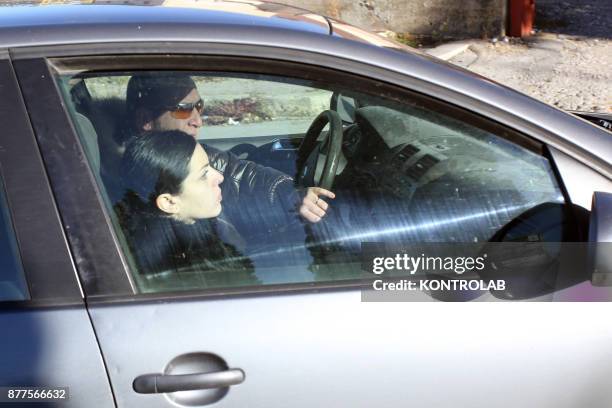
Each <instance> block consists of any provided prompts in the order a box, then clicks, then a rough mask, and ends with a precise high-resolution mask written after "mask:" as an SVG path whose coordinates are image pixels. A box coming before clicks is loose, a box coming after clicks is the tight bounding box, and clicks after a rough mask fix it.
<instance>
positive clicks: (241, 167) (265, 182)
mask: <svg viewBox="0 0 612 408" xmlns="http://www.w3.org/2000/svg"><path fill="white" fill-rule="evenodd" d="M204 150H206V152H207V153H208V158H209V160H210V164H211V165H212V166H213V167H214V168H215V169H216V170H218V171H220V172H221V173H222V174H223V178H224V181H223V183H222V184H221V192H222V194H223V215H224V216H225V218H226V219H228V220H229V221H231V222H232V223H233V224H234V226H235V227H236V228H237V229H238V231H239V232H240V233H241V234H243V235H245V236H252V235H253V234H260V233H264V232H267V233H270V232H274V231H275V230H278V229H279V228H282V227H283V226H285V225H287V223H290V222H293V221H295V220H296V219H297V218H298V215H297V210H298V208H299V205H300V203H301V201H302V198H303V195H304V193H303V192H302V191H301V190H300V189H297V188H296V187H295V185H294V181H293V178H291V177H290V176H288V175H286V174H284V173H283V172H281V171H279V170H276V169H273V168H271V167H265V166H261V165H258V164H256V163H254V162H251V161H248V160H242V159H239V158H238V157H236V156H235V155H233V154H232V153H229V152H224V151H221V150H218V149H215V148H214V147H211V146H207V145H204Z"/></svg>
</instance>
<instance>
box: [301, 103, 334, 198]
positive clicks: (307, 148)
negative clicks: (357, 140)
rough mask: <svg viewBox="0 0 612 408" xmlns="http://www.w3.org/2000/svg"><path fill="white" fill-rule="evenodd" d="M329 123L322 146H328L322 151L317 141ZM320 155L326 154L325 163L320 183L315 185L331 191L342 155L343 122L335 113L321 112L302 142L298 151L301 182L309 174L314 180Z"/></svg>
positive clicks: (329, 111) (330, 111)
mask: <svg viewBox="0 0 612 408" xmlns="http://www.w3.org/2000/svg"><path fill="white" fill-rule="evenodd" d="M328 123H329V131H328V132H327V140H324V141H323V142H322V143H321V146H326V148H325V150H324V151H320V150H319V149H318V148H317V139H318V137H319V134H320V133H321V131H322V130H323V128H324V127H325V125H327V124H328ZM313 153H314V154H313ZM319 153H323V154H325V163H324V165H323V172H322V173H321V178H320V180H319V182H318V183H317V182H316V180H315V184H317V185H318V186H319V187H322V188H324V189H327V190H330V189H331V188H332V186H333V185H334V179H335V178H336V170H337V169H338V163H339V162H340V156H341V153H342V120H341V119H340V115H338V113H337V112H335V111H332V110H325V111H323V112H321V113H320V114H319V116H317V118H316V119H315V120H314V121H313V122H312V124H311V125H310V127H309V128H308V130H307V131H306V135H305V136H304V140H302V144H300V147H299V148H298V151H297V169H298V171H297V174H298V179H299V180H300V181H302V180H303V179H304V178H305V177H306V176H307V175H309V174H313V180H314V172H315V171H316V167H317V162H318V158H319Z"/></svg>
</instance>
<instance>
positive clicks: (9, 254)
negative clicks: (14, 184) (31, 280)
mask: <svg viewBox="0 0 612 408" xmlns="http://www.w3.org/2000/svg"><path fill="white" fill-rule="evenodd" d="M1 176H2V175H1V174H0V238H1V239H0V302H3V301H13V300H27V299H29V297H30V296H29V293H28V288H27V284H26V281H25V276H24V272H23V267H22V265H21V259H20V257H19V250H18V247H17V239H16V237H15V231H14V229H13V225H12V223H11V217H10V212H9V208H8V202H7V199H6V193H5V190H4V184H3V182H2V177H1Z"/></svg>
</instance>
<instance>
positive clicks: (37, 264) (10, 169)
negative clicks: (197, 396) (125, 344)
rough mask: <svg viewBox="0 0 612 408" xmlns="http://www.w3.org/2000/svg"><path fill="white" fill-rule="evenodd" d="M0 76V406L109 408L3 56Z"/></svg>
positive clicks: (67, 256) (98, 359)
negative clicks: (31, 405)
mask: <svg viewBox="0 0 612 408" xmlns="http://www.w3.org/2000/svg"><path fill="white" fill-rule="evenodd" d="M0 71H1V74H0V87H1V88H2V90H3V91H2V97H1V99H0V125H1V126H2V128H3V132H2V134H1V135H0V146H1V147H0V326H1V327H2V334H1V335H0V349H1V350H2V352H0V385H1V386H2V393H1V395H0V402H2V403H12V404H11V405H18V406H24V404H26V405H27V406H29V404H28V403H30V402H36V403H41V402H42V403H43V404H42V405H44V406H60V405H61V406H70V407H82V406H92V407H113V406H115V405H114V401H113V396H112V392H111V388H110V384H109V381H108V377H107V375H106V369H105V365H104V362H103V360H102V356H101V354H100V349H99V347H98V343H97V340H96V336H95V332H94V329H93V327H92V324H91V321H90V319H89V315H88V313H87V310H86V308H85V303H84V301H83V294H82V291H81V288H80V284H79V282H78V279H77V276H76V272H75V268H74V264H73V262H72V258H71V253H70V251H69V248H68V245H67V243H66V238H65V236H64V233H63V229H62V226H61V222H60V218H59V217H58V214H57V210H56V208H55V204H54V201H53V195H52V193H51V189H50V187H49V185H48V179H47V177H46V174H45V169H44V166H43V164H42V161H41V159H40V153H39V151H38V147H37V144H36V140H35V138H34V136H33V133H32V130H31V127H30V123H29V120H28V112H27V110H26V108H25V106H24V104H23V99H22V97H21V93H20V91H19V88H18V86H17V81H16V78H15V74H14V71H13V68H12V65H11V62H10V60H9V58H8V54H6V53H4V54H2V57H0ZM3 405H4V404H3ZM37 405H38V404H37Z"/></svg>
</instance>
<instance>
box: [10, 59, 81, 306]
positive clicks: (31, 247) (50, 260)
mask: <svg viewBox="0 0 612 408" xmlns="http://www.w3.org/2000/svg"><path fill="white" fill-rule="evenodd" d="M0 87H1V88H2V90H3V92H2V98H0V123H3V124H5V126H4V127H3V133H2V148H1V149H0V168H1V169H2V175H1V176H2V177H3V180H2V181H3V184H4V190H5V196H6V201H7V206H8V213H9V216H10V219H9V220H8V222H10V223H11V224H12V227H13V232H14V235H15V240H16V246H17V252H18V253H17V254H16V255H17V256H18V258H19V259H18V260H17V261H18V262H19V263H21V266H22V269H23V273H24V279H25V282H26V285H27V289H28V292H29V299H26V300H10V301H2V302H0V310H13V309H30V308H33V307H34V308H40V307H66V306H76V305H79V306H82V305H83V292H82V290H81V287H80V282H79V279H78V276H77V273H76V270H75V268H74V264H73V262H72V257H71V253H70V250H69V246H68V243H67V241H66V236H65V235H64V229H63V226H62V223H61V220H60V217H59V213H58V211H57V207H56V206H55V202H54V197H53V194H52V192H51V189H50V187H49V181H48V178H47V174H46V170H45V167H44V164H43V161H42V159H41V155H40V151H39V149H38V145H37V142H36V139H35V137H34V134H33V131H32V127H31V125H30V120H29V115H30V112H28V110H27V108H26V106H25V103H24V99H23V97H22V94H21V91H20V88H19V84H18V81H17V77H16V73H15V70H14V67H13V64H12V61H11V60H10V56H9V54H8V52H6V50H0Z"/></svg>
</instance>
